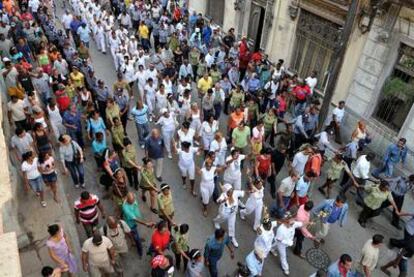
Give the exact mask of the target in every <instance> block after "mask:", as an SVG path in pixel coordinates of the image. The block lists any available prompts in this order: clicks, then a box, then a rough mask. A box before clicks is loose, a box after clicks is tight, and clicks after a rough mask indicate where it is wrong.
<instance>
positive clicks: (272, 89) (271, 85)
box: [264, 80, 279, 99]
mask: <svg viewBox="0 0 414 277" xmlns="http://www.w3.org/2000/svg"><path fill="white" fill-rule="evenodd" d="M269 88H270V92H271V93H272V94H271V95H270V96H269V99H275V98H276V92H277V89H278V88H279V82H276V84H275V82H273V80H270V81H269V82H267V84H266V85H265V87H264V89H265V90H268V89H269Z"/></svg>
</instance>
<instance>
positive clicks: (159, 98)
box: [155, 91, 167, 110]
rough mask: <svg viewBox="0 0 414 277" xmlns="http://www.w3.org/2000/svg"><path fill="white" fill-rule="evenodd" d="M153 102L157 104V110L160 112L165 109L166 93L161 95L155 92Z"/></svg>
mask: <svg viewBox="0 0 414 277" xmlns="http://www.w3.org/2000/svg"><path fill="white" fill-rule="evenodd" d="M155 101H156V103H157V109H158V110H161V109H162V108H167V92H166V91H164V93H161V92H160V91H157V93H156V94H155Z"/></svg>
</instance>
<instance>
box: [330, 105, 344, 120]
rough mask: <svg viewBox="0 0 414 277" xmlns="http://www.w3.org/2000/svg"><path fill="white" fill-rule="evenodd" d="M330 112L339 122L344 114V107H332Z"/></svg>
mask: <svg viewBox="0 0 414 277" xmlns="http://www.w3.org/2000/svg"><path fill="white" fill-rule="evenodd" d="M332 114H333V115H335V116H336V122H338V123H341V122H342V119H343V118H344V115H345V109H340V108H338V107H336V108H335V109H333V111H332Z"/></svg>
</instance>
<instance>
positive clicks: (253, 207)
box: [240, 180, 264, 231]
mask: <svg viewBox="0 0 414 277" xmlns="http://www.w3.org/2000/svg"><path fill="white" fill-rule="evenodd" d="M249 186H250V188H249V189H250V190H249V192H250V195H249V198H248V199H247V201H246V208H245V209H243V210H240V218H241V219H242V220H245V218H246V215H249V214H251V213H253V212H254V223H253V230H255V231H256V230H257V229H258V228H259V227H260V221H261V219H262V210H263V197H264V188H263V183H262V181H261V180H256V181H254V182H253V183H250V185H249Z"/></svg>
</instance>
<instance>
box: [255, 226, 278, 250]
mask: <svg viewBox="0 0 414 277" xmlns="http://www.w3.org/2000/svg"><path fill="white" fill-rule="evenodd" d="M276 227H277V222H276V221H272V227H271V228H270V230H265V229H264V228H263V226H260V227H259V228H260V231H261V234H260V235H258V236H257V237H256V240H255V241H254V247H255V248H256V247H262V248H263V250H264V251H265V254H266V256H267V254H268V253H269V252H270V250H271V249H272V244H273V239H274V238H275V231H274V229H275V228H276Z"/></svg>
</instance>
